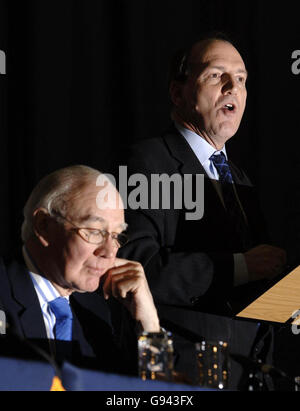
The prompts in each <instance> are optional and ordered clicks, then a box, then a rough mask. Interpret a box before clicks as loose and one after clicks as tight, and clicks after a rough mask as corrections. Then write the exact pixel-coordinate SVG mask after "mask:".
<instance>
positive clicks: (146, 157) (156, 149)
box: [126, 127, 184, 173]
mask: <svg viewBox="0 0 300 411" xmlns="http://www.w3.org/2000/svg"><path fill="white" fill-rule="evenodd" d="M181 140H184V139H183V137H182V136H181V135H180V134H179V133H178V132H177V130H175V128H173V127H171V128H170V129H167V130H166V131H165V132H163V133H162V135H161V136H159V137H155V138H150V139H145V140H142V141H139V142H137V143H135V144H133V145H131V146H130V147H129V148H128V149H127V150H126V164H127V165H128V167H129V169H130V168H132V169H134V170H137V169H139V168H140V169H146V170H149V171H153V170H155V171H156V172H161V173H163V172H168V171H170V172H171V171H172V170H173V169H174V166H176V165H177V163H178V161H177V158H176V156H174V147H178V146H180V144H181ZM175 151H176V150H175Z"/></svg>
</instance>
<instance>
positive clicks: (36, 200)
mask: <svg viewBox="0 0 300 411" xmlns="http://www.w3.org/2000/svg"><path fill="white" fill-rule="evenodd" d="M100 174H102V173H101V172H100V171H98V170H96V169H94V168H91V167H87V166H83V165H75V166H70V167H66V168H62V169H60V170H57V171H54V172H53V173H51V174H49V175H47V176H46V177H44V178H43V179H42V180H41V181H40V182H39V183H38V184H37V185H36V187H35V188H34V189H33V191H32V193H31V194H30V197H29V199H28V200H27V202H26V204H25V207H24V210H23V214H24V221H23V224H22V229H21V236H22V240H23V242H24V243H25V242H26V241H27V240H29V239H30V238H31V237H32V236H33V235H34V230H33V213H34V211H35V210H37V209H38V208H45V209H46V210H47V211H48V213H49V214H50V215H53V212H54V211H58V212H59V213H60V214H61V215H62V216H65V215H66V213H67V211H68V199H69V198H70V196H72V195H73V194H74V193H76V192H77V191H78V190H80V188H81V187H82V186H83V185H85V184H86V183H88V182H90V181H91V180H92V179H97V178H98V177H99V175H100Z"/></svg>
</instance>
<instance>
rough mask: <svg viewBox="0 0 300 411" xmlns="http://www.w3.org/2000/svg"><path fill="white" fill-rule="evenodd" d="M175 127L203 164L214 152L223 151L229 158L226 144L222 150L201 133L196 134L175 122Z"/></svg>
mask: <svg viewBox="0 0 300 411" xmlns="http://www.w3.org/2000/svg"><path fill="white" fill-rule="evenodd" d="M175 127H176V128H177V130H178V131H179V133H180V134H181V135H182V136H183V137H184V138H185V140H186V141H187V143H188V144H189V146H190V147H191V149H192V150H193V152H194V153H195V155H196V156H197V158H198V160H199V161H200V163H201V165H203V164H204V163H205V162H207V161H208V160H209V159H210V157H211V156H212V155H213V154H220V153H221V152H222V153H224V155H225V157H226V160H227V159H228V158H227V153H226V147H225V145H224V147H223V148H222V150H220V151H218V150H216V149H215V148H214V147H213V146H212V145H210V144H209V143H208V142H207V141H206V140H205V139H204V138H203V137H201V136H200V135H199V134H196V133H195V132H194V131H191V130H188V129H187V128H185V127H183V126H182V125H180V124H178V123H175Z"/></svg>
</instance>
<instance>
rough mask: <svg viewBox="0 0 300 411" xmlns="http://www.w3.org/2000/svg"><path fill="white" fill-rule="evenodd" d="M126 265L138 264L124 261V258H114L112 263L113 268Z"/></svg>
mask: <svg viewBox="0 0 300 411" xmlns="http://www.w3.org/2000/svg"><path fill="white" fill-rule="evenodd" d="M127 263H132V264H139V263H138V262H136V261H129V260H125V259H124V258H116V259H115V262H114V266H115V267H119V266H121V265H126V264H127Z"/></svg>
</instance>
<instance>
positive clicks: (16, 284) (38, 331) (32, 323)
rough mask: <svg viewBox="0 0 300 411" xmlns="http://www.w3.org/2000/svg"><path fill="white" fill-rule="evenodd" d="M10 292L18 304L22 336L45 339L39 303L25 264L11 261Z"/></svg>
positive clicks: (9, 269) (9, 273) (9, 274)
mask: <svg viewBox="0 0 300 411" xmlns="http://www.w3.org/2000/svg"><path fill="white" fill-rule="evenodd" d="M8 277H9V281H10V282H11V287H12V294H13V298H14V299H15V301H16V303H17V304H18V305H19V310H18V316H19V320H20V324H21V329H22V333H23V336H24V337H25V338H28V339H46V338H47V334H46V329H45V324H44V320H43V315H42V311H41V307H40V303H39V300H38V297H37V294H36V292H35V289H34V286H33V284H32V281H31V278H30V276H29V273H28V270H27V269H26V267H25V265H23V264H19V263H17V262H13V263H12V264H11V266H10V267H9V268H8Z"/></svg>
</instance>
